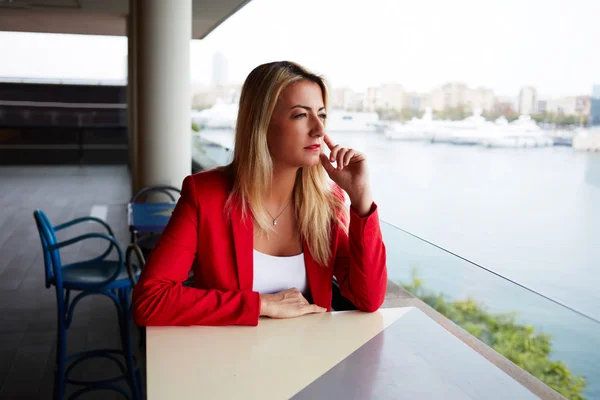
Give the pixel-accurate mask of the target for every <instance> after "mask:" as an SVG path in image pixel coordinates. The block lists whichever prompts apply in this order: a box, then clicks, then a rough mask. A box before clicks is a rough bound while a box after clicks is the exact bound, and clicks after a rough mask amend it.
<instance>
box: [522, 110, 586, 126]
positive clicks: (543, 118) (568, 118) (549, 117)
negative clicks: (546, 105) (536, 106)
mask: <svg viewBox="0 0 600 400" xmlns="http://www.w3.org/2000/svg"><path fill="white" fill-rule="evenodd" d="M531 119H533V120H534V121H535V122H537V123H542V122H545V123H553V124H557V125H562V126H568V125H580V124H581V125H584V126H585V125H587V119H588V117H587V116H577V115H564V114H560V113H552V112H550V113H549V112H546V111H544V112H541V113H538V114H534V115H532V116H531Z"/></svg>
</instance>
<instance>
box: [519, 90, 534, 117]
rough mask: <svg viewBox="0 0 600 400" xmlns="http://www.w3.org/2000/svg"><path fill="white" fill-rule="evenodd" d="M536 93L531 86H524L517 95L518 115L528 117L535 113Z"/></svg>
mask: <svg viewBox="0 0 600 400" xmlns="http://www.w3.org/2000/svg"><path fill="white" fill-rule="evenodd" d="M536 97H537V91H536V90H535V88H534V87H533V86H524V87H523V88H521V91H520V93H519V114H522V115H530V114H534V113H536V112H537V110H536V108H535V106H536V103H537V102H536Z"/></svg>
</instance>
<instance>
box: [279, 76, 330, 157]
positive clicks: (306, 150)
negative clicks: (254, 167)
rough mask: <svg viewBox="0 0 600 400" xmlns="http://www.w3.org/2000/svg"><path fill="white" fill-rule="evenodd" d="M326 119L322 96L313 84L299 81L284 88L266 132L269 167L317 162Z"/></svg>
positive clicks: (316, 85)
mask: <svg viewBox="0 0 600 400" xmlns="http://www.w3.org/2000/svg"><path fill="white" fill-rule="evenodd" d="M326 117H327V115H326V114H325V105H324V103H323V93H322V92H321V87H320V86H319V85H318V84H317V83H315V82H310V81H300V82H296V83H294V84H292V85H290V86H288V87H287V88H285V89H284V90H283V91H282V92H281V95H280V96H279V99H278V100H277V104H276V105H275V109H274V110H273V116H272V117H271V123H270V124H269V131H268V133H267V143H268V146H269V152H270V153H271V157H272V158H273V164H274V165H275V166H278V167H310V166H313V165H315V164H317V163H319V153H321V144H322V137H323V135H324V134H325V127H324V125H323V123H324V122H325V118H326Z"/></svg>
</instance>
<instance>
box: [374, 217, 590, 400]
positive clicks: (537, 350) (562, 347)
mask: <svg viewBox="0 0 600 400" xmlns="http://www.w3.org/2000/svg"><path fill="white" fill-rule="evenodd" d="M381 225H382V231H383V236H384V241H385V243H386V248H387V259H388V263H387V265H388V275H389V279H390V280H391V281H394V282H397V283H398V284H399V285H400V286H402V287H403V288H404V289H405V290H407V291H408V292H410V293H411V294H413V295H414V296H416V297H418V298H420V299H421V300H423V301H424V302H425V303H427V304H429V305H430V306H431V307H433V308H434V309H436V310H437V311H438V312H440V313H441V314H443V315H444V316H446V317H447V318H449V319H450V320H452V321H453V322H455V323H456V324H457V325H459V326H461V327H462V328H463V329H465V330H466V331H468V332H469V333H471V334H472V335H473V336H475V337H477V338H479V339H480V340H481V341H483V342H484V343H486V344H487V345H489V346H490V347H492V348H493V349H494V350H496V351H497V352H499V353H500V354H502V355H504V356H505V357H506V358H508V359H509V360H511V361H512V362H514V363H515V364H517V365H518V366H519V367H521V368H523V369H524V370H526V371H528V372H529V373H530V374H532V375H534V376H536V377H537V378H538V379H540V380H541V381H542V382H544V383H546V384H547V385H548V386H550V387H552V388H553V389H554V390H556V391H558V392H559V393H561V394H562V395H563V396H565V397H567V398H571V399H582V398H585V399H600V321H597V320H596V319H595V318H593V317H590V316H587V315H585V314H582V313H580V312H578V311H577V310H574V309H572V308H569V307H567V306H565V305H563V304H560V303H558V302H556V301H554V300H552V299H550V298H548V297H545V296H543V295H541V294H539V293H536V292H534V291H532V290H529V289H527V288H525V287H523V286H520V285H519V284H517V283H515V282H512V281H510V280H508V279H506V278H504V277H502V276H500V275H498V274H496V273H493V272H491V271H489V270H487V269H485V268H483V267H481V266H479V265H476V264H474V263H472V262H470V261H468V260H466V259H464V258H462V257H459V256H457V255H455V254H453V253H451V252H449V251H446V250H444V249H442V248H440V247H438V246H435V245H433V244H432V243H429V242H427V241H425V240H423V239H420V238H418V237H416V236H414V235H411V234H410V233H408V232H406V231H403V230H402V229H399V228H397V227H395V226H393V225H390V224H388V223H386V222H382V223H381Z"/></svg>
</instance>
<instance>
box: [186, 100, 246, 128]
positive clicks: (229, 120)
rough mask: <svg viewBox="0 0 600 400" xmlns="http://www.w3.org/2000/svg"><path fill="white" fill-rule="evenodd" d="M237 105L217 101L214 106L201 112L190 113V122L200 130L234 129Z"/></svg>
mask: <svg viewBox="0 0 600 400" xmlns="http://www.w3.org/2000/svg"><path fill="white" fill-rule="evenodd" d="M237 114H238V104H237V103H225V102H223V100H221V99H217V102H216V103H215V105H213V106H212V107H211V108H207V109H205V110H202V111H192V122H195V123H196V124H198V126H199V127H200V128H201V129H229V130H233V129H235V122H236V120H237Z"/></svg>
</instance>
